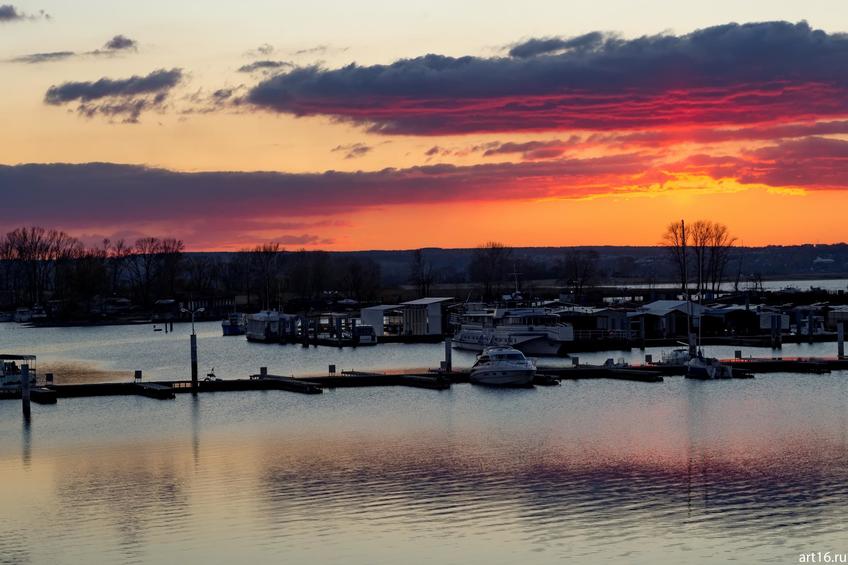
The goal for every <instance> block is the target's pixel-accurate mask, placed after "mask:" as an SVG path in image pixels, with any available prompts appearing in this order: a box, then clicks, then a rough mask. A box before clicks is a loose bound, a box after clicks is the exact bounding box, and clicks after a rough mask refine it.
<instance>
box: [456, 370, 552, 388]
mask: <svg viewBox="0 0 848 565" xmlns="http://www.w3.org/2000/svg"><path fill="white" fill-rule="evenodd" d="M535 376H536V371H535V369H520V370H510V369H480V370H474V369H472V370H471V374H470V376H469V380H470V381H471V382H472V383H476V384H481V385H489V386H527V385H530V384H532V383H533V378H534V377H535Z"/></svg>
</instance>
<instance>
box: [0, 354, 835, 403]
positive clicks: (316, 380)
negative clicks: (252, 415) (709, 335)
mask: <svg viewBox="0 0 848 565" xmlns="http://www.w3.org/2000/svg"><path fill="white" fill-rule="evenodd" d="M721 362H722V363H725V364H728V365H730V366H731V367H733V369H734V376H735V377H737V378H751V377H752V376H753V375H755V374H766V373H803V374H826V373H829V372H831V371H840V370H844V371H848V358H844V357H843V358H839V357H806V358H805V357H793V358H782V357H775V358H736V359H723V360H721ZM263 371H264V369H263ZM685 374H686V366H685V365H663V364H644V365H632V366H609V365H583V364H581V365H575V366H546V365H539V366H538V374H537V378H536V380H535V382H534V384H535V385H537V386H550V385H557V384H559V382H560V381H563V380H587V379H612V380H618V381H631V382H640V383H661V382H663V380H664V378H665V377H671V376H683V375H685ZM468 382H469V370H468V369H455V370H452V371H442V370H436V369H430V370H423V369H422V370H419V369H414V370H400V371H386V372H373V371H342V372H341V373H339V374H336V373H328V374H325V375H320V374H319V375H308V376H300V377H294V376H282V375H271V374H268V373H267V372H260V373H259V374H254V375H251V376H250V377H249V378H246V379H210V380H202V381H199V382H198V383H197V392H198V393H220V392H243V391H255V390H267V391H271V390H278V391H285V392H292V393H296V394H307V395H317V394H322V393H323V392H324V390H332V389H337V388H361V387H387V386H403V387H412V388H420V389H426V390H436V391H442V390H448V389H450V388H451V386H452V385H454V384H463V383H468ZM192 391H193V389H192V382H191V381H190V380H177V381H150V382H144V383H142V382H140V381H135V382H115V383H85V384H52V383H47V384H45V385H41V386H34V387H33V388H32V389H31V390H30V399H31V400H32V401H33V402H36V403H39V404H55V403H56V402H57V399H59V398H80V397H96V396H142V397H146V398H150V399H154V400H171V399H174V398H176V397H177V395H179V394H190V393H192ZM20 398H21V391H20V388H11V387H4V389H2V390H0V400H12V399H18V400H20Z"/></svg>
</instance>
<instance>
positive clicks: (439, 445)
mask: <svg viewBox="0 0 848 565" xmlns="http://www.w3.org/2000/svg"><path fill="white" fill-rule="evenodd" d="M177 329H179V331H180V332H182V330H183V329H184V328H177ZM214 329H217V328H214V327H213V326H211V325H208V326H207V325H204V326H202V327H201V328H200V333H201V339H200V344H201V352H202V353H201V354H202V356H203V357H202V358H205V357H207V356H212V355H214V356H215V362H216V363H217V362H221V361H223V362H225V363H227V364H226V365H221V367H227V371H230V370H231V369H232V371H233V373H232V374H233V376H241V375H243V374H245V373H244V372H242V373H238V372H236V371H235V369H236V368H238V367H239V366H241V365H250V366H254V365H259V364H262V363H265V362H267V364H268V365H269V366H273V363H271V362H270V361H274V362H276V363H277V364H278V365H277V366H278V367H279V368H280V370H281V371H282V370H284V369H285V368H289V367H298V368H302V369H303V370H304V371H311V370H316V371H317V370H323V369H324V368H325V363H326V362H328V361H330V362H332V361H331V360H332V359H334V360H335V361H336V362H339V359H342V360H343V362H344V363H350V364H351V365H356V368H364V367H365V366H372V367H376V366H383V367H388V366H390V365H391V364H392V363H395V362H397V361H398V360H400V361H403V363H401V364H400V365H399V366H407V365H408V366H416V365H417V366H429V365H435V364H437V363H438V361H439V359H440V358H441V354H442V352H443V348H442V346H440V345H426V346H400V345H399V346H378V347H376V348H360V349H358V350H356V351H352V350H342V351H339V350H334V349H329V348H327V349H325V348H319V349H308V350H304V349H302V348H297V347H282V346H275V345H251V344H247V343H245V342H244V340H243V339H240V338H219V337H218V336H217V334H214V332H213V330H214ZM2 331H3V332H4V333H2V334H0V335H2V336H3V348H4V349H6V350H10V349H14V350H17V351H19V352H20V351H22V350H24V349H25V350H26V351H27V352H33V351H34V352H35V353H36V354H38V356H39V364H40V366H41V364H47V363H49V362H55V363H57V364H58V363H59V362H60V361H62V360H64V359H72V360H74V362H76V363H79V364H81V365H83V366H86V367H89V368H90V369H89V370H104V371H119V372H120V371H124V370H129V369H130V368H132V367H134V366H137V365H138V364H140V363H143V364H144V365H143V367H144V368H145V372H146V374H147V371H148V370H150V372H151V373H155V374H161V375H162V376H164V375H173V374H176V373H177V372H182V373H184V372H185V367H184V365H185V364H186V363H185V361H186V359H185V358H186V357H187V350H188V347H187V341H188V340H187V339H186V338H185V335H184V334H182V333H175V334H174V336H171V335H168V336H167V337H166V336H164V335H162V334H159V333H156V334H154V333H153V332H151V331H150V328H149V327H144V326H138V327H123V328H80V329H39V330H28V331H24V330H23V329H21V328H17V327H4V328H3V329H2ZM213 334H214V335H213ZM110 335H111V337H110ZM216 347H219V348H220V349H223V350H225V352H220V351H217V350H216ZM805 348H806V349H805ZM834 348H835V344H815V345H813V346H794V349H797V350H798V351H813V352H816V353H819V354H821V353H830V354H832V350H833V349H834ZM716 349H720V348H716ZM789 349H790V348H789V347H788V346H787V347H785V348H784V351H783V353H784V354H786V355H789V354H791V353H792V352H789ZM747 351H748V350H746V352H747ZM752 351H753V350H752ZM640 354H641V353H640V352H634V353H633V355H634V356H636V355H640ZM592 355H593V356H597V358H599V359H602V358H605V357H617V356H621V355H622V354H621V353H599V354H592ZM459 357H460V358H464V357H463V356H462V355H459ZM583 357H585V358H587V359H588V358H590V357H591V356H581V358H583ZM219 360H220V361H219ZM564 362H567V360H565V361H564ZM360 363H361V365H360ZM342 364H343V363H342ZM151 366H152V367H156V369H155V371H154V370H152V369H148V367H151ZM216 371H218V369H217V367H216ZM289 372H291V371H289ZM295 372H299V371H295ZM121 374H122V373H121ZM0 502H2V504H0V563H180V562H183V563H193V562H203V563H234V562H240V563H280V562H286V563H339V564H341V563H344V564H351V563H352V564H366V563H367V564H371V563H387V564H388V563H392V564H394V563H398V562H404V563H410V564H417V563H485V564H487V565H489V564H499V563H515V562H522V563H532V564H535V563H563V562H566V563H590V562H591V563H595V562H624V563H724V562H728V561H736V562H739V563H753V562H758V563H759V562H763V563H790V562H791V563H797V562H798V556H799V555H800V554H801V553H805V552H811V551H835V552H846V551H848V525H846V524H848V505H846V502H848V373H839V372H836V373H832V374H830V375H792V374H774V375H764V376H762V377H759V378H757V379H753V380H733V381H720V382H699V381H689V380H685V379H682V378H668V379H666V380H665V382H663V383H660V384H644V383H630V382H619V381H605V380H588V381H577V382H564V383H563V385H562V386H560V387H544V388H536V389H533V390H492V389H485V388H478V387H473V386H471V385H455V386H454V387H453V388H452V389H451V390H449V391H431V390H419V389H411V388H401V387H398V388H371V389H338V390H334V391H327V392H325V393H324V394H323V395H319V396H305V395H297V394H292V393H288V392H283V391H265V392H250V393H220V394H204V395H201V396H200V397H198V399H197V400H193V399H192V398H191V397H190V396H188V395H180V396H179V397H178V398H177V399H176V400H174V401H156V400H151V399H147V398H142V397H138V398H137V397H107V398H81V399H60V401H59V404H58V405H55V406H40V405H34V406H33V418H32V423H31V425H30V426H24V425H23V423H22V422H21V418H20V404H19V403H18V402H13V401H4V402H0Z"/></svg>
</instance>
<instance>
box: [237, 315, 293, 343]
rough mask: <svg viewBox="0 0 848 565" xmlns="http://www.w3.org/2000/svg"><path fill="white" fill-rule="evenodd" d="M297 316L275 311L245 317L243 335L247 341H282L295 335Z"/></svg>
mask: <svg viewBox="0 0 848 565" xmlns="http://www.w3.org/2000/svg"><path fill="white" fill-rule="evenodd" d="M296 324H297V316H293V315H291V314H283V313H281V312H278V311H276V310H262V311H261V312H257V313H256V314H251V315H249V316H247V324H246V326H245V332H244V333H245V335H246V337H247V340H248V341H267V342H278V341H283V340H285V339H286V338H287V337H289V336H293V335H294V334H295V329H296Z"/></svg>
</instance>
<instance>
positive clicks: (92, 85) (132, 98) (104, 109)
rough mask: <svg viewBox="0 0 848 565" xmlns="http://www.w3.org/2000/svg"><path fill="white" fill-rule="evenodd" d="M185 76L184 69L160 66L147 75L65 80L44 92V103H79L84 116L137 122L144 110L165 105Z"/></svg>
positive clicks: (78, 110) (58, 104)
mask: <svg viewBox="0 0 848 565" xmlns="http://www.w3.org/2000/svg"><path fill="white" fill-rule="evenodd" d="M182 79H183V72H182V70H181V69H170V70H166V69H159V70H157V71H153V72H152V73H150V74H149V75H146V76H137V75H135V76H132V77H130V78H126V79H108V78H101V79H100V80H97V81H92V82H65V83H62V84H60V85H58V86H51V87H50V88H49V89H48V90H47V93H46V94H45V95H44V102H45V103H46V104H51V105H54V106H61V105H64V104H69V103H74V102H78V103H79V106H78V107H77V112H79V113H80V114H81V115H84V116H87V117H92V116H94V115H97V114H102V115H105V116H110V117H116V116H117V117H123V118H124V121H125V122H136V121H138V118H139V115H140V114H141V113H142V112H144V111H146V110H150V109H153V108H161V107H162V106H163V104H164V102H165V100H166V99H167V97H168V94H169V92H170V91H171V90H172V89H173V88H174V87H175V86H177V85H178V84H179V83H180V81H182Z"/></svg>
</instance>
